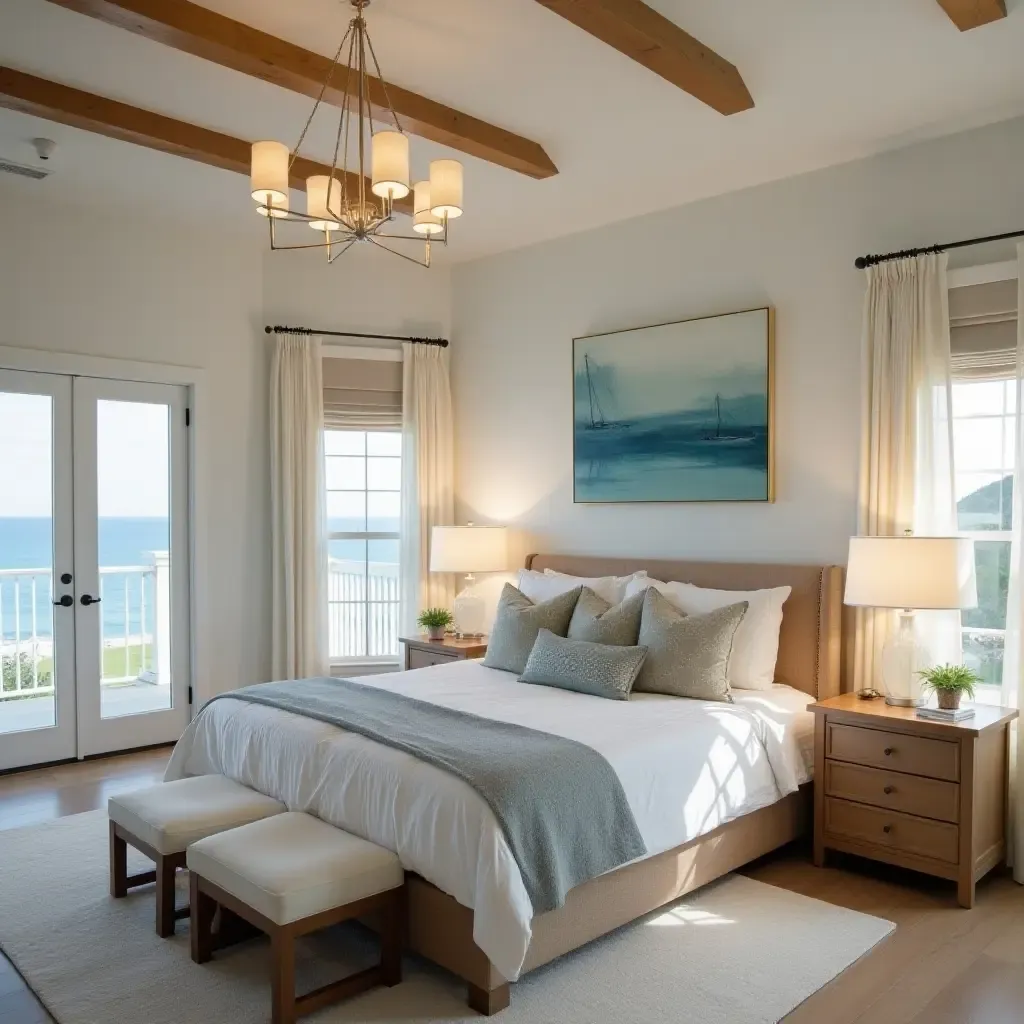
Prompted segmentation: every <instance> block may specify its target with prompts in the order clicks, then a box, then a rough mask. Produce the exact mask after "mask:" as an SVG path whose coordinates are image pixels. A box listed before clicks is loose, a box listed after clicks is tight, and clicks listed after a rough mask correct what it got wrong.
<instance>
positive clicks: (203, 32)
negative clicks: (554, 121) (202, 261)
mask: <svg viewBox="0 0 1024 1024" xmlns="http://www.w3.org/2000/svg"><path fill="white" fill-rule="evenodd" d="M50 2H51V3H54V4H57V5H58V6H59V7H66V8H68V9H69V10H72V11H78V12H79V13H80V14H86V15H89V16H90V17H93V18H98V19H99V20H100V21H103V22H105V23H106V24H108V25H115V26H117V27H119V28H124V29H127V30H128V31H129V32H134V33H136V34H137V35H140V36H144V37H145V38H146V39H151V40H153V41H154V42H158V43H163V44H164V45H166V46H170V47H173V48H174V49H176V50H181V51H183V52H185V53H191V54H193V55H195V56H196V57H202V58H203V59H204V60H208V61H212V62H213V63H215V64H220V65H221V66H222V67H226V68H230V69H232V70H233V71H240V72H242V73H243V74H246V75H250V76H252V77H253V78H259V79H261V80H262V81H264V82H270V83H271V84H273V85H278V86H281V87H282V88H284V89H289V90H291V91H292V92H297V93H301V94H302V95H304V96H310V97H313V98H314V99H315V98H316V97H317V96H318V95H319V94H320V89H321V88H322V87H323V83H324V81H325V79H326V78H327V74H328V72H329V70H330V67H331V59H330V58H329V57H325V56H323V55H322V54H319V53H313V52H312V51H310V50H304V49H302V47H300V46H295V45H294V44H293V43H289V42H287V41H286V40H284V39H278V38H276V37H275V36H272V35H268V34H267V33H266V32H260V31H259V30H258V29H255V28H252V27H251V26H249V25H245V24H243V23H242V22H240V21H234V20H232V19H231V18H227V17H225V16H224V15H222V14H218V13H217V12H216V11H211V10H208V9H207V8H205V7H201V6H199V5H198V4H193V3H189V2H187V0H50ZM345 7H346V11H347V5H345ZM371 28H372V26H371ZM343 33H344V28H343V26H342V18H340V17H339V18H338V19H337V37H338V38H337V40H335V41H333V43H332V45H333V46H336V45H337V43H339V42H340V41H341V36H342V35H343ZM332 39H333V36H332ZM337 77H338V80H337V81H332V83H331V84H330V86H328V88H327V91H326V92H325V94H324V98H325V100H326V101H327V102H328V103H332V104H334V105H335V106H340V104H341V103H342V101H343V99H344V96H345V88H344V86H345V84H346V83H345V82H344V80H343V78H344V76H337ZM349 85H350V87H351V89H355V87H356V82H355V79H354V78H353V81H352V82H351V83H349ZM368 85H369V96H370V101H371V102H372V103H373V105H374V106H375V107H386V106H387V103H388V100H390V102H391V106H392V107H393V108H394V110H395V112H396V113H397V114H398V117H399V119H400V121H401V124H402V127H403V129H405V130H406V131H408V132H410V133H412V134H413V135H418V136H420V137H421V138H424V139H430V140H431V141H433V142H439V143H441V144H442V145H445V146H450V147H451V148H452V149H456V150H458V151H459V152H461V153H469V154H470V155H471V156H476V157H479V158H480V159H481V160H486V161H488V162H489V163H492V164H497V165H498V166H500V167H507V168H509V169H510V170H513V171H518V172H520V173H521V174H526V175H529V176H530V177H531V178H550V177H551V176H552V175H555V174H557V173H558V168H557V167H556V166H555V165H554V163H553V162H552V160H551V158H550V157H549V156H548V155H547V153H545V152H544V149H543V147H541V146H540V145H539V144H538V143H536V142H532V141H530V140H529V139H524V138H523V137H522V136H519V135H515V134H513V133H512V132H510V131H506V130H505V129H504V128H499V127H497V126H496V125H493V124H488V123H487V122H486V121H482V120H480V119H479V118H476V117H472V116H471V115H470V114H466V113H464V112H463V111H461V110H455V109H453V108H452V107H448V106H445V105H444V104H443V103H437V102H435V101H434V100H430V99H427V98H426V97H425V96H420V95H418V94H417V93H414V92H412V91H410V90H409V89H403V88H402V87H401V86H398V85H394V84H393V83H391V82H383V81H382V80H381V79H379V78H375V77H374V76H372V75H371V76H369V77H368Z"/></svg>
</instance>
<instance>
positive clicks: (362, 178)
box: [358, 5, 373, 227]
mask: <svg viewBox="0 0 1024 1024" xmlns="http://www.w3.org/2000/svg"><path fill="white" fill-rule="evenodd" d="M362 15H363V9H362V5H360V7H359V28H358V33H359V40H358V42H359V55H358V59H359V219H360V222H362V221H363V219H364V218H365V215H366V170H365V168H366V152H365V150H366V140H365V139H364V135H365V132H364V131H363V127H364V126H363V117H364V114H363V101H364V100H365V98H366V48H365V47H364V45H363V39H364V38H365V35H366V22H365V21H364V20H363V16H362ZM370 131H373V126H372V125H371V126H370ZM363 226H364V227H365V225H363Z"/></svg>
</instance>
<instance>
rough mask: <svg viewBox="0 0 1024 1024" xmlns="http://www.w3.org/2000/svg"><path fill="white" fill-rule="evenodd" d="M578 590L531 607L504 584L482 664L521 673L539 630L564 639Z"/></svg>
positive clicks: (520, 592) (508, 584)
mask: <svg viewBox="0 0 1024 1024" xmlns="http://www.w3.org/2000/svg"><path fill="white" fill-rule="evenodd" d="M582 589H583V588H582V587H576V588H575V589H574V590H570V591H568V592H567V593H565V594H559V595H558V597H553V598H552V599H551V600H550V601H543V602H542V603H540V604H534V603H533V602H532V601H531V600H530V599H529V598H528V597H527V596H526V595H525V594H524V593H523V592H522V591H521V590H517V589H516V588H515V587H513V586H512V584H511V583H506V584H505V587H504V589H503V590H502V592H501V597H500V598H499V599H498V611H497V614H496V615H495V618H494V626H493V628H492V629H491V635H490V636H489V637H488V638H487V654H486V655H485V657H484V664H485V665H486V666H487V667H488V668H500V669H504V670H505V671H506V672H515V673H516V674H517V675H518V674H521V673H522V671H523V669H524V668H526V659H527V658H529V657H530V651H532V650H533V645H534V643H535V641H536V639H537V634H538V633H539V632H540V631H541V630H542V629H550V630H551V632H552V633H557V634H558V636H565V633H566V630H567V629H568V628H569V620H570V619H571V618H572V613H573V609H575V607H576V602H577V600H578V599H579V596H580V591H582Z"/></svg>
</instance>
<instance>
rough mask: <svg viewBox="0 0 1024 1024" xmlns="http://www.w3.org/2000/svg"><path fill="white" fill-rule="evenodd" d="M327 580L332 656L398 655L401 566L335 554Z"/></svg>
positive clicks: (377, 656) (342, 657) (329, 566)
mask: <svg viewBox="0 0 1024 1024" xmlns="http://www.w3.org/2000/svg"><path fill="white" fill-rule="evenodd" d="M327 580H328V584H327V610H328V627H329V629H328V632H329V637H330V654H331V658H332V659H350V658H392V657H398V602H399V581H398V566H397V565H396V564H395V563H394V562H360V561H349V560H346V559H340V558H332V559H331V560H330V562H329V564H328V576H327Z"/></svg>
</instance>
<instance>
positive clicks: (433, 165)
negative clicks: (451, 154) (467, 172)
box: [430, 160, 462, 220]
mask: <svg viewBox="0 0 1024 1024" xmlns="http://www.w3.org/2000/svg"><path fill="white" fill-rule="evenodd" d="M430 212H431V213H433V214H434V215H435V216H437V217H444V216H445V215H446V214H447V216H448V219H449V220H451V219H452V218H454V217H461V216H462V164H460V163H459V161H458V160H431V162H430Z"/></svg>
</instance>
